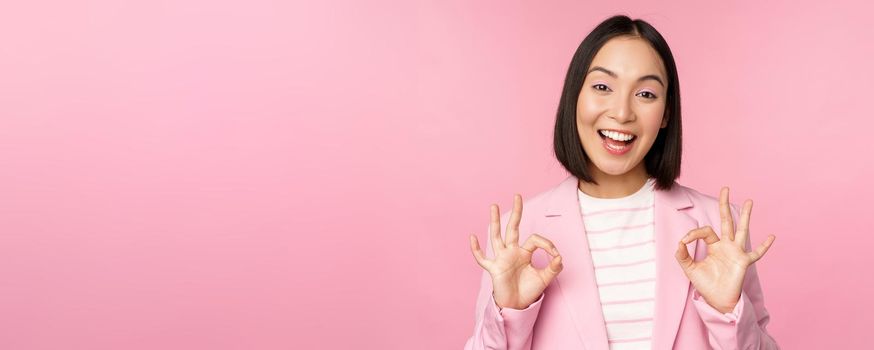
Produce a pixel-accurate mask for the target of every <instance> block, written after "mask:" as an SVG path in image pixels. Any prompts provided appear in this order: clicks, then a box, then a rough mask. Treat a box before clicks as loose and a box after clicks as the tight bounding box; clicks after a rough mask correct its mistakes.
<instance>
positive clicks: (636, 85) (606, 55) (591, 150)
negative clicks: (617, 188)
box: [577, 36, 669, 178]
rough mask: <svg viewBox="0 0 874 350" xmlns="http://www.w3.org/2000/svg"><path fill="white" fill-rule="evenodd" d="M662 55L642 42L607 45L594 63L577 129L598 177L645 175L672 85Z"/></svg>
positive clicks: (635, 39)
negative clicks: (645, 164)
mask: <svg viewBox="0 0 874 350" xmlns="http://www.w3.org/2000/svg"><path fill="white" fill-rule="evenodd" d="M666 77H667V74H666V72H665V67H664V64H663V62H662V59H661V57H659V54H658V53H657V52H656V51H655V50H654V49H653V48H652V47H651V46H650V45H649V43H647V42H646V41H644V40H643V39H641V38H638V37H630V36H620V37H616V38H613V39H610V40H609V41H607V42H606V43H605V44H604V45H603V46H602V47H601V49H600V50H599V51H598V53H597V54H596V55H595V57H594V59H593V60H592V63H591V65H590V66H589V70H588V72H587V75H586V77H585V80H584V82H583V87H582V90H580V95H579V98H578V101H577V130H578V132H579V136H580V141H581V142H582V144H583V149H584V150H585V152H586V155H587V156H588V158H589V160H590V164H589V169H590V170H591V172H592V174H593V175H595V177H596V178H597V177H599V176H598V175H603V174H607V175H624V174H627V173H629V172H631V171H632V170H635V171H636V172H640V171H644V172H645V170H644V164H643V162H642V161H643V158H644V156H645V155H646V153H647V152H648V151H649V149H650V147H652V144H653V142H655V139H656V136H658V133H659V130H660V129H661V128H664V127H665V126H667V122H668V120H667V119H665V118H663V116H664V112H665V102H666V101H665V97H666V94H667V85H668V83H669V82H668V81H667V79H666Z"/></svg>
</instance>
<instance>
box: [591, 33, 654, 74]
mask: <svg viewBox="0 0 874 350" xmlns="http://www.w3.org/2000/svg"><path fill="white" fill-rule="evenodd" d="M591 66H592V67H594V66H601V67H604V68H607V69H609V70H611V71H613V72H616V73H617V74H618V75H619V77H620V78H621V77H623V76H624V77H626V78H637V77H638V76H642V75H646V74H657V75H659V76H662V77H664V76H665V75H667V74H666V72H665V65H664V63H663V62H662V58H661V57H660V56H659V54H658V52H656V50H655V49H653V48H652V46H650V44H649V43H648V42H646V40H644V39H641V38H639V37H631V36H620V37H615V38H613V39H610V40H608V41H607V42H606V43H605V44H604V45H603V46H601V49H600V50H598V53H597V54H595V57H594V59H592V64H591Z"/></svg>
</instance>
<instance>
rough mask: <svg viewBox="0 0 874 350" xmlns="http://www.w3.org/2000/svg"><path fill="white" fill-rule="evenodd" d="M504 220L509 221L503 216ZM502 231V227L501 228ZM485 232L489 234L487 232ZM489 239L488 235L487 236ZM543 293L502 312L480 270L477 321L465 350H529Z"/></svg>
mask: <svg viewBox="0 0 874 350" xmlns="http://www.w3.org/2000/svg"><path fill="white" fill-rule="evenodd" d="M503 217H508V216H506V215H504V216H503ZM502 227H503V226H502ZM487 232H488V231H487ZM487 236H488V235H487ZM491 247H492V243H491V237H489V239H488V241H487V242H486V246H485V249H486V253H485V254H486V256H487V257H488V258H490V259H491V258H493V257H494V254H493V253H492V252H491V250H492V248H491ZM545 295H546V293H544V294H541V295H540V298H539V299H537V301H535V302H534V303H532V304H531V305H529V306H528V307H527V308H525V309H521V310H519V309H511V308H503V309H501V308H500V307H498V305H497V304H496V303H495V299H494V296H493V294H492V277H491V275H489V273H488V271H485V270H483V274H482V279H481V280H480V288H479V293H478V294H477V298H476V318H475V322H474V329H473V335H472V336H471V337H470V338H468V339H467V342H466V343H465V345H464V349H465V350H485V349H489V350H530V349H531V340H532V335H533V333H534V322H535V321H536V320H537V315H538V313H539V312H540V305H541V303H542V302H543V297H544V296H545Z"/></svg>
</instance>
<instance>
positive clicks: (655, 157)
mask: <svg viewBox="0 0 874 350" xmlns="http://www.w3.org/2000/svg"><path fill="white" fill-rule="evenodd" d="M618 36H634V37H640V38H641V39H643V40H646V41H647V42H648V43H649V44H650V45H651V46H652V48H653V49H655V51H656V52H657V53H658V54H659V56H661V59H662V62H663V63H664V65H665V70H666V71H667V75H668V76H667V79H668V82H667V85H668V91H667V94H666V95H667V96H666V101H665V115H664V118H667V119H668V124H667V125H666V126H665V127H664V128H662V129H659V133H658V136H656V140H655V142H653V145H652V148H650V150H649V152H647V153H646V155H645V156H644V160H643V161H644V163H645V165H646V172H647V173H648V174H649V175H650V176H652V177H654V178H655V187H656V189H670V188H671V187H672V186H673V184H674V180H676V179H677V177H679V176H680V158H681V155H682V125H681V118H680V82H679V79H678V78H677V65H676V63H675V62H674V56H673V54H671V49H670V48H669V47H668V43H667V42H666V41H665V39H664V38H663V37H662V35H661V34H660V33H659V32H658V31H657V30H656V29H655V28H653V26H652V25H650V24H649V23H647V22H646V21H644V20H641V19H635V20H632V19H631V18H629V17H628V16H625V15H616V16H613V17H610V18H608V19H606V20H604V21H603V22H601V23H600V24H598V26H597V27H595V29H593V30H592V32H591V33H589V35H587V36H586V38H585V39H583V41H582V42H581V43H580V46H579V47H578V48H577V51H576V53H574V57H573V58H572V59H571V63H570V67H568V71H567V76H566V77H565V81H564V88H563V89H562V92H561V100H560V101H559V103H558V112H557V113H556V117H555V132H554V134H553V147H554V152H555V157H556V159H558V161H559V162H560V163H561V165H562V166H564V168H565V169H566V170H567V171H569V172H570V173H571V174H573V175H574V176H576V177H577V178H579V179H580V180H583V181H586V182H590V183H595V184H597V182H595V180H594V179H593V178H592V176H591V175H590V174H589V171H588V168H587V164H588V162H589V158H588V157H587V156H586V152H585V151H584V150H583V145H582V143H581V142H580V135H579V132H578V130H577V99H578V98H579V95H580V90H581V89H582V87H583V81H584V80H585V78H586V71H587V70H588V69H589V66H590V65H591V64H592V60H593V59H594V58H595V54H597V53H598V50H600V49H601V47H602V46H604V44H605V43H607V41H608V40H610V39H612V38H615V37H618Z"/></svg>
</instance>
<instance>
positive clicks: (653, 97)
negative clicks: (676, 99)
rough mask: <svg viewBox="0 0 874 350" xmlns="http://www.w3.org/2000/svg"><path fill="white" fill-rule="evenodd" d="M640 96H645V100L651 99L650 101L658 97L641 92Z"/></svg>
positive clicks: (650, 93)
mask: <svg viewBox="0 0 874 350" xmlns="http://www.w3.org/2000/svg"><path fill="white" fill-rule="evenodd" d="M640 95H644V96H643V98H645V99H649V100H654V99H656V95H655V94H653V93H652V92H649V91H641V92H640Z"/></svg>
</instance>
